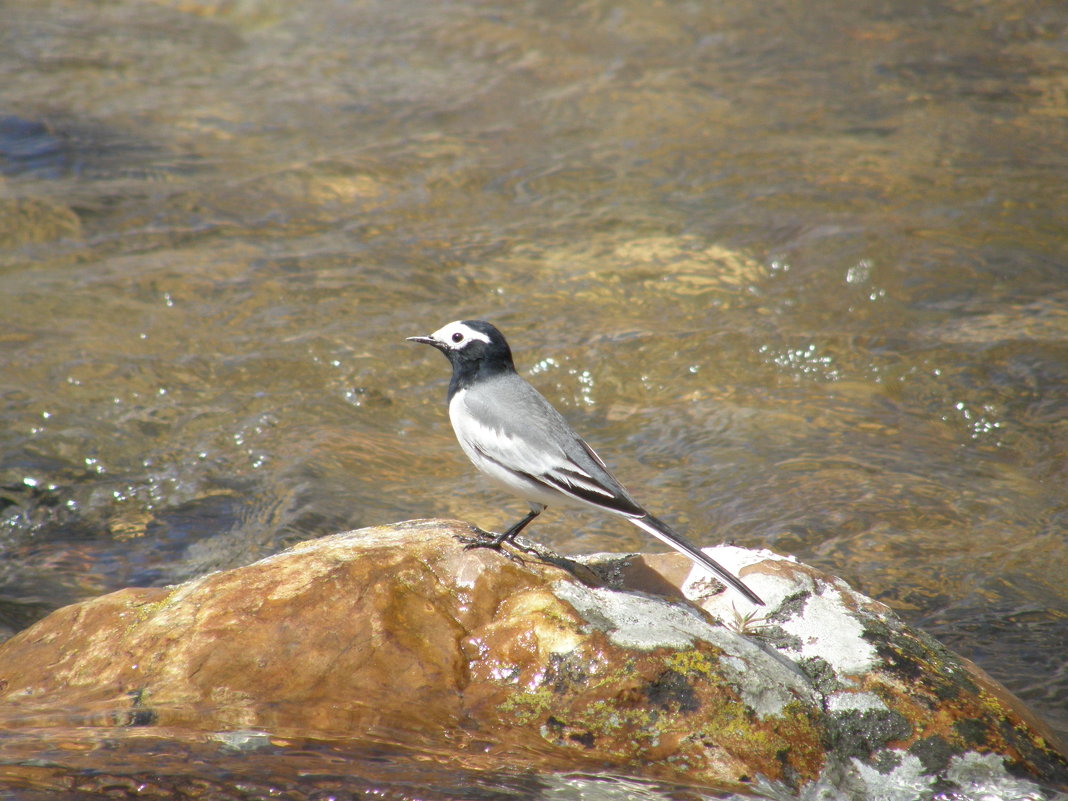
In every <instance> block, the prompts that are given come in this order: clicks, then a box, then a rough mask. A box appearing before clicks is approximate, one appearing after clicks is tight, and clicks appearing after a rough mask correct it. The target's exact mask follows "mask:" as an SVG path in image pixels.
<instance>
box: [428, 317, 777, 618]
mask: <svg viewBox="0 0 1068 801" xmlns="http://www.w3.org/2000/svg"><path fill="white" fill-rule="evenodd" d="M408 339H409V340H410V341H412V342H421V343H423V344H424V345H431V346H433V347H435V348H437V349H438V350H440V351H441V352H442V353H444V354H445V356H446V358H448V360H449V362H450V363H451V364H452V380H451V381H450V382H449V419H450V420H451V421H452V427H453V430H454V431H455V432H456V438H457V439H458V440H459V441H460V447H461V448H463V449H464V453H466V454H467V458H469V459H470V460H471V461H472V462H474V465H475V467H477V468H478V469H479V470H481V471H482V472H483V473H485V474H486V475H487V476H489V477H490V478H491V479H493V480H494V481H496V482H497V483H498V484H500V485H501V486H503V487H504V488H505V489H507V490H509V491H511V492H513V493H516V494H517V495H519V496H520V497H522V498H524V499H525V500H526V501H527V502H528V503H529V504H530V514H528V515H527V516H526V517H524V518H523V519H522V520H520V521H519V522H518V523H516V524H515V525H513V526H512V527H511V528H509V529H508V530H507V531H505V532H504V533H503V534H500V535H498V536H497V537H495V538H493V539H492V540H489V541H487V542H486V543H485V546H486V547H494V548H498V549H499V548H500V547H501V545H502V544H503V543H505V542H513V540H514V538H515V536H516V535H517V534H518V533H519V532H520V531H522V530H523V528H524V526H526V525H527V523H529V522H530V521H531V520H533V519H534V518H535V517H537V516H538V515H539V514H541V512H542V511H543V510H544V509H545V508H546V507H547V506H549V505H551V504H558V503H563V504H567V505H571V506H585V507H592V508H594V509H600V510H601V511H604V512H611V513H612V514H615V515H619V516H621V517H625V518H626V519H627V520H629V521H630V522H631V523H633V524H634V525H636V526H638V527H639V528H641V529H644V530H645V531H647V532H649V533H650V534H652V535H653V536H654V537H658V538H659V539H661V540H663V541H664V542H666V543H667V544H668V545H670V546H671V547H672V548H674V549H675V550H676V551H678V552H679V553H682V554H685V555H686V556H688V557H690V559H692V560H693V561H694V562H696V563H697V564H698V565H700V566H701V567H703V568H705V569H706V570H710V571H711V572H712V573H714V574H715V575H716V576H718V577H719V578H720V579H722V580H723V581H724V582H726V583H727V584H729V585H730V586H731V587H733V588H734V589H736V590H737V591H738V592H740V593H741V594H742V595H744V596H745V597H746V598H748V599H749V600H750V601H752V602H753V603H754V604H759V605H761V606H763V605H764V602H763V601H762V600H760V597H759V596H757V594H756V593H754V592H753V591H752V590H751V589H749V588H748V587H747V586H745V584H743V583H742V582H741V581H740V580H739V579H738V578H737V577H736V576H734V575H733V574H732V573H730V572H729V571H728V570H727V569H726V568H724V567H723V566H722V565H720V564H718V563H717V562H715V561H714V560H712V559H709V558H708V557H707V556H705V554H703V553H702V552H701V551H699V550H698V549H697V548H695V547H694V546H693V545H691V544H690V543H689V542H687V541H686V540H685V539H683V538H682V537H681V536H679V535H678V534H676V533H675V532H674V531H672V530H671V529H670V528H669V527H668V526H667V524H665V523H664V522H663V521H661V520H658V519H657V518H655V517H653V516H652V515H651V514H649V513H648V512H647V511H645V509H643V508H642V507H641V506H640V505H639V504H638V502H637V501H635V500H634V499H633V498H632V497H631V496H630V493H628V492H627V491H626V490H625V489H624V488H623V485H622V484H620V483H619V482H618V481H617V480H616V479H615V477H614V476H613V475H612V474H611V473H609V472H608V468H607V467H605V464H604V462H602V461H601V458H600V457H599V456H598V455H597V454H596V453H594V452H593V448H591V447H590V446H589V445H587V444H586V443H585V442H584V441H583V440H582V438H581V437H579V435H578V434H576V433H575V432H574V430H572V428H571V426H570V425H568V424H567V421H566V420H564V418H563V416H562V415H561V414H560V413H559V412H558V411H556V409H554V408H553V407H552V406H551V405H550V404H549V402H548V401H547V400H545V398H543V397H542V396H541V394H540V393H539V392H538V391H537V390H536V389H534V387H532V386H531V385H530V384H528V383H527V382H526V381H524V380H523V378H521V377H520V375H519V374H518V373H517V372H516V371H515V365H514V364H513V363H512V351H511V349H510V348H509V347H508V343H507V342H506V341H505V339H504V336H503V335H502V334H501V332H500V331H498V330H497V329H496V328H494V327H493V326H492V325H490V324H489V323H487V322H484V321H482V320H457V321H456V322H452V323H449V324H448V325H446V326H444V327H443V328H440V329H438V330H437V331H435V332H434V333H433V334H431V335H430V336H426V337H408ZM513 544H514V543H513ZM476 545H477V544H476Z"/></svg>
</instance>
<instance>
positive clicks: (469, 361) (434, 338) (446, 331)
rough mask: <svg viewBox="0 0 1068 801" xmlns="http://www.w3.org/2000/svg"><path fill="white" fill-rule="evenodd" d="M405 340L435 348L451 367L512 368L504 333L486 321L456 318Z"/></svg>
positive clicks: (509, 350)
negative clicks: (431, 331)
mask: <svg viewBox="0 0 1068 801" xmlns="http://www.w3.org/2000/svg"><path fill="white" fill-rule="evenodd" d="M408 341H409V342H420V343H422V344H424V345H430V346H431V347H434V348H437V349H438V350H440V351H441V352H442V353H444V354H445V357H446V358H447V359H448V360H449V361H450V362H451V363H452V364H453V366H454V367H455V366H470V367H476V368H478V367H491V368H492V367H498V366H500V367H512V350H511V348H509V347H508V342H507V341H506V340H505V338H504V335H503V334H502V333H501V332H500V331H498V330H497V329H496V327H494V326H493V325H490V324H489V323H487V322H486V321H485V320H456V321H454V322H451V323H449V324H448V325H445V326H442V327H441V328H439V329H438V330H437V331H435V332H434V333H433V334H430V335H429V336H425V337H408Z"/></svg>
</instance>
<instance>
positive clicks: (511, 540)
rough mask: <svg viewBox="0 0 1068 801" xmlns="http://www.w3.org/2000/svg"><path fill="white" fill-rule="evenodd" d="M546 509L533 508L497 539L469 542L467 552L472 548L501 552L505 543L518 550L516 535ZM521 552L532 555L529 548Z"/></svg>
mask: <svg viewBox="0 0 1068 801" xmlns="http://www.w3.org/2000/svg"><path fill="white" fill-rule="evenodd" d="M544 509H545V507H544V506H542V507H539V508H536V509H533V508H532V509H531V510H530V513H529V514H527V516H526V517H524V518H523V519H522V520H520V521H519V522H518V523H515V524H513V525H512V526H510V527H509V528H508V530H507V531H505V532H504V533H503V534H498V535H497V536H495V537H489V538H487V539H478V540H474V541H472V542H467V544H465V545H464V549H465V550H471V549H472V548H492V549H493V550H495V551H499V550H501V546H502V545H504V543H506V542H507V543H508V544H509V545H512V546H515V547H517V548H518V547H519V546H518V545H516V544H515V538H516V535H518V534H519V532H520V531H522V530H523V529H524V528H526V526H527V524H528V523H529V522H530V521H531V520H533V519H534V518H535V517H537V516H538V515H540V514H541V513H542V511H543V510H544ZM520 550H523V551H527V552H528V553H530V549H529V548H520Z"/></svg>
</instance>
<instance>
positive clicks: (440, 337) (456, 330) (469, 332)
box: [430, 320, 490, 350]
mask: <svg viewBox="0 0 1068 801" xmlns="http://www.w3.org/2000/svg"><path fill="white" fill-rule="evenodd" d="M430 336H431V337H432V338H433V339H436V340H437V341H438V342H441V343H442V344H444V345H448V346H449V349H450V350H460V349H461V348H463V347H464V346H466V345H467V343H468V342H470V341H471V340H472V339H477V340H480V341H482V342H485V343H486V344H487V345H488V344H489V341H490V340H489V337H488V336H486V335H485V334H483V333H482V332H481V331H476V330H475V329H473V328H471V327H470V326H467V325H464V324H463V322H462V321H460V320H456V321H455V322H451V323H449V324H448V325H446V326H442V327H441V328H439V329H438V330H437V331H435V332H434V333H433V334H431V335H430Z"/></svg>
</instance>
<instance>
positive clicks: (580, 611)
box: [0, 521, 1068, 798]
mask: <svg viewBox="0 0 1068 801" xmlns="http://www.w3.org/2000/svg"><path fill="white" fill-rule="evenodd" d="M470 533H471V529H470V527H469V526H467V525H465V524H462V523H456V522H449V521H415V522H411V523H404V524H398V525H395V526H384V527H378V528H370V529H362V530H359V531H353V532H348V533H345V534H338V535H335V536H331V537H323V538H320V539H317V540H313V541H309V542H305V543H302V544H300V545H297V546H295V547H293V548H290V549H289V550H287V551H284V552H282V553H279V554H276V555H274V556H271V557H268V558H266V559H263V560H261V561H259V562H256V563H254V564H251V565H248V566H246V567H242V568H238V569H235V570H229V571H223V572H217V573H211V574H208V575H206V576H203V577H201V578H198V579H196V580H193V581H190V582H187V583H185V584H182V585H179V586H177V587H173V588H169V589H127V590H122V591H120V592H116V593H112V594H110V595H106V596H103V597H101V598H97V599H93V600H91V601H87V602H84V603H80V604H75V605H73V606H69V607H65V608H63V609H60V610H57V611H56V612H54V613H53V614H51V615H50V616H48V617H47V618H45V619H44V620H42V621H40V622H39V623H37V624H36V625H34V626H32V627H31V628H29V629H27V630H25V631H23V632H21V633H19V634H18V635H16V636H15V637H13V638H12V639H11V640H9V641H8V642H7V643H5V644H4V645H3V646H0V688H2V689H0V725H3V726H4V727H5V728H9V729H10V728H12V727H19V726H21V727H27V726H37V727H42V726H43V727H47V726H57V727H59V726H67V727H69V726H72V725H92V726H112V727H115V728H116V731H122V730H130V729H139V730H142V731H144V730H145V729H151V730H158V731H160V732H166V731H204V732H210V733H211V736H212V737H214V738H215V739H217V740H218V741H219V742H220V743H222V744H224V745H226V747H229V748H235V747H246V746H245V744H246V741H248V738H249V736H250V735H249V732H253V733H254V734H255V737H254V739H253V740H252V742H255V743H259V742H261V741H263V740H265V738H268V737H318V738H328V739H329V738H333V739H346V740H355V741H360V740H365V741H370V740H372V739H374V738H376V737H377V738H380V737H382V736H384V735H383V733H392V734H393V736H410V737H412V738H418V739H419V741H420V742H421V743H423V744H428V745H429V746H431V747H432V748H433V749H434V750H435V752H437V753H440V754H442V759H450V760H453V761H455V762H456V763H458V764H464V765H468V766H472V767H476V768H477V767H478V766H480V765H484V764H491V763H492V764H495V765H499V762H500V759H501V754H504V755H507V759H508V760H510V761H511V763H512V764H513V766H514V767H525V768H529V769H531V770H535V771H541V772H552V771H558V770H574V769H582V768H584V767H585V768H586V769H595V768H597V767H598V766H600V767H603V766H610V767H611V768H612V769H613V770H622V771H625V772H627V773H630V774H633V775H638V776H644V777H658V778H665V779H672V780H678V781H684V782H688V783H695V784H699V785H704V786H708V787H715V788H733V789H741V790H744V788H747V787H749V788H752V787H754V786H756V785H759V787H761V788H762V790H767V789H768V788H769V787H771V788H772V789H774V788H776V787H777V788H778V790H776V792H781V793H789V794H806V795H808V794H812V793H817V794H818V793H821V792H830V791H831V788H834V792H833V794H832V795H831V796H828V797H836V798H865V797H876V796H878V797H885V798H898V797H901V798H907V797H909V795H908V794H909V793H914V792H915V791H916V789H917V788H921V789H923V790H924V791H925V792H933V791H935V790H937V791H939V792H951V791H953V790H954V788H960V789H961V790H962V791H963V790H965V789H967V788H968V787H971V786H975V785H977V783H978V785H980V786H982V787H983V788H985V789H990V788H996V787H997V786H999V782H1003V783H1005V785H1006V787H1009V786H1011V787H1012V788H1014V789H1018V788H1019V787H1020V786H1032V787H1036V788H1038V787H1046V788H1048V787H1057V786H1064V785H1065V784H1066V783H1068V762H1066V760H1065V757H1064V755H1063V753H1061V752H1060V751H1059V750H1057V746H1056V744H1055V743H1054V741H1053V739H1052V736H1051V735H1050V734H1049V732H1048V731H1047V730H1046V729H1045V728H1044V727H1043V726H1042V724H1041V723H1039V722H1038V721H1037V720H1036V719H1035V718H1034V717H1033V716H1032V715H1031V714H1030V713H1029V712H1027V710H1026V709H1024V708H1023V707H1022V705H1021V704H1020V703H1019V702H1018V701H1017V700H1016V699H1014V698H1013V697H1012V696H1011V695H1010V694H1009V693H1008V692H1007V691H1006V690H1004V688H1002V687H1000V685H998V684H997V683H996V682H994V681H993V680H992V679H990V678H989V677H988V676H986V674H984V673H983V672H982V671H980V670H979V669H978V668H976V667H975V666H974V665H972V664H971V663H969V662H967V661H966V660H963V659H961V658H960V657H958V656H956V655H954V654H952V653H951V652H950V651H948V650H947V649H945V648H944V647H942V646H941V645H939V644H938V643H937V642H935V641H934V640H932V639H931V638H930V637H928V636H926V635H925V634H923V633H922V632H919V631H916V630H914V629H911V628H909V627H908V626H906V625H905V624H904V623H902V622H901V621H900V620H899V619H898V618H897V617H896V616H895V615H894V614H893V613H892V612H891V610H889V609H888V608H887V607H885V606H884V605H882V604H879V603H877V602H875V601H872V600H871V599H868V598H865V597H864V596H862V595H859V594H857V593H855V592H853V591H852V590H850V589H849V588H848V587H847V586H846V585H845V584H844V583H843V582H841V581H840V580H838V579H835V578H833V577H830V576H827V575H825V574H822V573H819V572H818V571H816V570H814V569H813V568H810V567H807V566H805V565H801V564H798V563H796V562H794V561H792V560H790V559H786V558H783V557H779V556H775V555H774V554H771V553H768V552H759V553H755V552H750V551H745V550H742V549H739V548H730V547H721V548H717V549H710V553H711V555H712V556H713V557H714V558H715V559H717V560H718V561H720V562H722V563H723V564H725V565H726V566H727V567H728V568H730V569H732V570H734V571H736V572H739V573H741V574H742V575H743V577H744V579H745V581H746V582H747V583H748V584H749V585H750V586H752V587H753V589H754V590H755V591H756V592H757V593H758V594H760V595H761V596H762V597H763V598H764V599H765V600H766V601H767V602H768V606H767V607H765V608H761V609H756V608H754V607H752V606H751V605H750V604H749V603H748V602H746V601H745V600H744V599H741V598H740V597H738V596H737V595H735V594H733V593H731V592H729V591H724V589H723V588H722V587H721V586H720V585H719V584H718V583H717V582H714V581H712V580H707V579H704V578H702V577H703V576H704V574H703V572H701V571H699V570H697V569H695V568H693V567H692V566H691V564H690V563H689V561H688V560H685V559H683V558H682V557H677V556H676V555H674V554H672V555H663V556H638V557H620V556H618V555H607V556H599V557H588V558H585V559H583V560H581V563H580V562H576V561H571V560H566V559H562V558H560V557H557V556H555V555H552V554H548V553H544V554H542V557H543V558H541V559H539V558H536V557H535V556H532V555H524V557H523V558H522V560H512V559H506V558H504V557H503V556H502V555H500V554H498V553H496V552H493V551H489V550H465V549H464V548H463V545H462V544H461V543H460V542H459V541H458V540H457V536H458V535H470ZM227 733H228V734H227ZM1021 783H1022V785H1021ZM1036 792H1037V790H1036Z"/></svg>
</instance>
